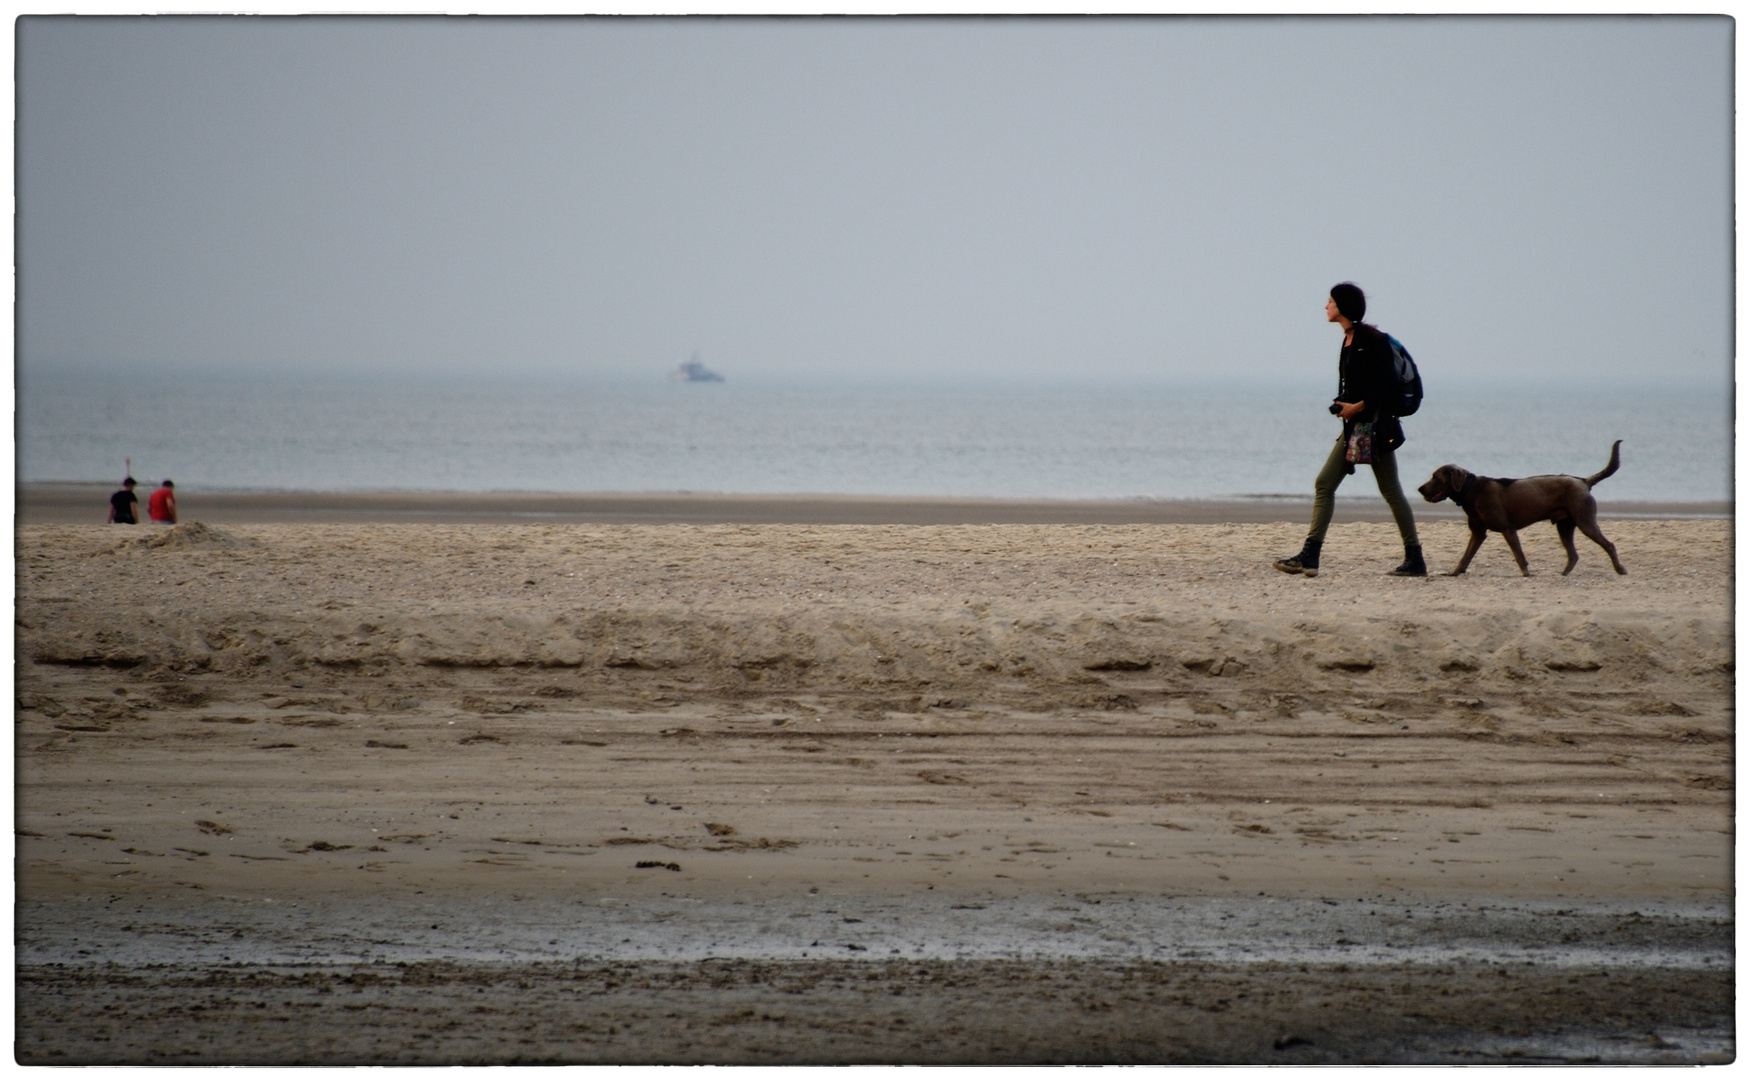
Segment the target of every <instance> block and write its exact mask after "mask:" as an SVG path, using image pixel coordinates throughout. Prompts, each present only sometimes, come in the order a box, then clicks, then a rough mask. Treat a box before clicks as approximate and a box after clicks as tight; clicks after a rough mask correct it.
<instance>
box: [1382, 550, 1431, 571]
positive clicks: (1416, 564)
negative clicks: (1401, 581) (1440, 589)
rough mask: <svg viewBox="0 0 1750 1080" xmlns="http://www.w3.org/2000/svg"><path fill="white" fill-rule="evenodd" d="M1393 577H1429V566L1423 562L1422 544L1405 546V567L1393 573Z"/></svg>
mask: <svg viewBox="0 0 1750 1080" xmlns="http://www.w3.org/2000/svg"><path fill="white" fill-rule="evenodd" d="M1391 576H1392V577H1427V576H1428V564H1427V563H1424V562H1423V561H1422V545H1421V544H1405V545H1404V565H1402V566H1400V567H1398V568H1397V569H1396V570H1393V571H1392V572H1391Z"/></svg>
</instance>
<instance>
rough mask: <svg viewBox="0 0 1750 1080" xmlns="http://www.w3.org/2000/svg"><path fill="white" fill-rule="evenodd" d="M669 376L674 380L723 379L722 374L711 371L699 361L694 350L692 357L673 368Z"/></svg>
mask: <svg viewBox="0 0 1750 1080" xmlns="http://www.w3.org/2000/svg"><path fill="white" fill-rule="evenodd" d="M669 378H671V379H673V380H674V381H675V382H722V381H723V376H721V375H719V374H717V373H716V372H715V371H712V370H711V369H710V368H708V367H706V366H705V365H704V364H701V363H699V354H698V352H696V351H695V352H694V353H693V358H692V359H691V360H688V361H687V362H686V363H684V364H682V365H681V366H680V367H679V368H677V369H675V371H674V373H673V374H671V375H669Z"/></svg>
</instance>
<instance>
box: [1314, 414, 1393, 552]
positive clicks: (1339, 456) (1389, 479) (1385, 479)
mask: <svg viewBox="0 0 1750 1080" xmlns="http://www.w3.org/2000/svg"><path fill="white" fill-rule="evenodd" d="M1347 450H1348V444H1347V441H1346V440H1345V439H1343V438H1342V437H1341V436H1338V438H1337V443H1336V445H1335V446H1333V447H1331V456H1330V457H1328V458H1326V459H1325V467H1324V468H1322V469H1320V470H1319V478H1318V479H1317V480H1314V481H1313V515H1312V528H1311V529H1310V530H1308V532H1307V534H1306V538H1307V539H1308V540H1313V541H1316V542H1318V543H1324V540H1325V530H1326V529H1328V528H1330V526H1331V512H1332V511H1333V510H1335V509H1336V508H1337V485H1338V484H1341V483H1342V482H1343V478H1344V477H1345V476H1348V475H1349V463H1348V462H1347V461H1344V460H1343V458H1344V455H1345V452H1346V451H1347ZM1357 467H1358V468H1359V466H1357ZM1373 479H1374V480H1375V481H1377V482H1378V484H1379V494H1380V496H1381V497H1382V498H1384V499H1385V504H1386V505H1387V506H1389V507H1391V516H1392V518H1393V519H1395V520H1396V521H1397V523H1398V532H1399V533H1400V534H1401V535H1402V536H1403V538H1404V544H1405V545H1406V546H1408V545H1410V544H1419V543H1421V541H1420V540H1418V539H1417V538H1416V518H1415V516H1414V515H1412V514H1411V513H1410V500H1408V499H1406V498H1404V489H1403V486H1402V485H1400V484H1399V483H1398V459H1397V455H1396V454H1394V453H1392V452H1391V451H1390V450H1387V449H1385V448H1384V447H1382V446H1380V445H1379V444H1378V443H1375V444H1374V446H1373Z"/></svg>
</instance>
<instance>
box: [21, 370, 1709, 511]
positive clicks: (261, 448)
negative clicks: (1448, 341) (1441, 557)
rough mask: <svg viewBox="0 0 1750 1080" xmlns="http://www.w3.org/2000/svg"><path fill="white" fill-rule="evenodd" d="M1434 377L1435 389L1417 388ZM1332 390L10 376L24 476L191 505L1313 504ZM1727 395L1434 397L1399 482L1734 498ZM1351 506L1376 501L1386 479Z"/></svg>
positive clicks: (1503, 390)
mask: <svg viewBox="0 0 1750 1080" xmlns="http://www.w3.org/2000/svg"><path fill="white" fill-rule="evenodd" d="M1424 378H1425V379H1426V375H1425V376H1424ZM1332 392H1333V387H1332V386H1331V385H1330V381H1329V380H1321V381H1316V382H1314V381H1305V382H1275V381H1261V380H1246V381H1240V380H1231V381H1225V382H1224V381H1208V380H1206V381H1198V382H1174V381H1171V380H1166V379H1156V380H1139V381H1133V382H1121V381H1115V380H1111V379H1105V380H1100V381H1071V380H1055V381H1054V380H1044V379H1034V380H1028V379H1024V378H1015V379H986V380H974V379H946V378H944V379H919V378H912V379H902V378H893V379H881V378H876V377H860V378H856V379H850V380H844V379H834V378H830V377H826V376H821V375H812V376H809V377H806V378H785V377H778V376H763V377H758V378H733V377H732V378H730V379H729V380H728V381H726V382H722V383H686V382H675V381H671V380H669V379H667V378H665V377H664V376H663V375H662V373H652V374H650V375H649V376H647V377H603V376H577V377H568V376H560V375H554V374H540V375H503V374H494V375H485V374H482V375H418V376H400V377H390V376H384V375H355V374H320V373H313V374H296V375H289V374H274V375H224V376H215V375H212V374H200V375H194V374H187V373H174V372H151V371H146V372H126V373H122V372H117V371H79V372H63V371H41V372H39V371H30V372H28V373H26V372H23V371H21V373H20V375H19V377H18V383H17V412H16V451H17V453H16V469H17V478H18V480H19V481H20V482H27V483H28V482H56V481H83V482H104V483H111V482H116V481H119V480H120V479H121V477H122V475H123V470H124V469H125V468H128V467H130V466H129V463H130V462H131V468H132V471H133V474H134V475H135V476H136V477H138V478H139V479H140V481H141V482H142V483H145V484H149V485H155V484H156V483H158V482H159V481H160V480H163V479H165V478H171V479H174V480H175V481H176V484H177V487H178V488H179V489H181V490H183V491H215V492H216V491H389V490H399V491H463V492H484V491H547V492H728V493H748V494H781V493H813V494H845V495H884V496H945V497H993V498H1039V499H1137V500H1192V499H1229V498H1254V497H1256V498H1270V497H1281V496H1292V497H1304V496H1306V495H1308V494H1310V492H1311V488H1312V481H1313V476H1314V475H1315V474H1316V473H1317V472H1318V469H1319V466H1320V465H1321V464H1322V463H1323V461H1324V458H1325V454H1326V453H1327V452H1328V451H1329V448H1330V446H1331V444H1332V442H1333V441H1334V440H1335V438H1336V437H1337V434H1338V430H1339V423H1338V421H1337V420H1336V419H1335V418H1334V417H1332V416H1330V415H1329V413H1328V412H1327V406H1328V405H1329V402H1330V399H1331V395H1332ZM1732 409H1733V403H1732V384H1731V382H1730V379H1729V377H1727V376H1725V375H1722V377H1721V379H1720V380H1719V382H1718V384H1717V385H1712V386H1705V385H1692V386H1669V385H1660V386H1645V385H1643V386H1624V387H1611V386H1597V385H1571V384H1563V385H1557V384H1552V383H1547V382H1545V383H1537V382H1525V383H1515V382H1508V381H1497V382H1492V383H1491V382H1475V383H1467V384H1464V385H1441V384H1439V383H1431V384H1430V385H1429V387H1428V393H1427V398H1426V400H1425V401H1424V404H1423V407H1422V409H1421V411H1420V412H1418V413H1417V414H1416V415H1415V416H1412V417H1409V418H1407V419H1406V420H1405V421H1404V426H1405V429H1406V432H1407V435H1408V441H1407V442H1406V444H1405V445H1404V446H1403V447H1402V448H1401V449H1400V450H1399V451H1398V460H1399V469H1400V474H1401V476H1402V478H1403V481H1404V484H1405V486H1406V487H1412V486H1414V485H1415V484H1417V483H1420V482H1421V481H1422V480H1423V479H1425V478H1426V477H1427V476H1428V474H1429V473H1430V472H1431V471H1432V470H1433V469H1434V468H1435V467H1436V466H1438V465H1441V464H1443V463H1446V462H1456V463H1458V464H1460V465H1463V466H1464V467H1465V468H1467V469H1470V470H1471V471H1472V472H1476V473H1480V474H1483V475H1489V476H1527V475H1532V474H1536V473H1552V472H1555V473H1572V474H1576V475H1581V476H1585V475H1588V474H1590V473H1593V472H1596V471H1597V470H1599V469H1601V468H1603V467H1604V464H1605V462H1606V461H1607V460H1608V458H1609V455H1610V446H1611V443H1612V442H1613V441H1614V440H1617V439H1621V440H1622V444H1623V445H1622V468H1621V471H1620V472H1618V473H1617V474H1616V475H1615V476H1613V477H1611V478H1610V479H1609V480H1608V481H1605V482H1604V483H1603V484H1601V485H1600V487H1599V490H1598V496H1599V498H1600V501H1602V502H1611V501H1648V502H1662V503H1671V502H1719V501H1725V500H1730V499H1731V498H1732V494H1733V491H1732V478H1733V412H1732ZM1364 472H1365V471H1363V474H1361V475H1357V476H1356V477H1354V478H1353V479H1351V480H1349V481H1348V482H1347V483H1346V484H1345V485H1344V487H1343V489H1342V490H1341V491H1340V493H1339V494H1340V496H1342V497H1354V498H1360V497H1372V498H1377V497H1378V495H1377V489H1376V488H1375V487H1374V485H1373V482H1372V478H1371V477H1370V476H1366V475H1365V474H1364Z"/></svg>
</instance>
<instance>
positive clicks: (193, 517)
mask: <svg viewBox="0 0 1750 1080" xmlns="http://www.w3.org/2000/svg"><path fill="white" fill-rule="evenodd" d="M148 486H149V485H148ZM113 490H114V486H113V485H108V484H44V483H36V484H20V485H19V486H18V498H17V516H18V522H19V524H23V525H79V524H93V523H97V522H101V521H103V519H104V516H105V514H106V513H107V511H108V507H109V496H110V492H111V491H113ZM142 490H145V489H142ZM177 500H178V504H179V506H180V507H181V509H182V518H183V520H184V521H202V522H205V523H207V524H209V525H267V524H293V523H295V524H310V525H319V524H331V525H333V524H384V523H389V522H405V523H410V524H433V525H436V524H443V525H466V524H475V525H517V524H529V523H533V522H543V523H552V524H641V525H664V524H672V525H683V524H684V525H717V524H739V525H1227V524H1264V523H1270V522H1302V523H1304V522H1305V521H1307V520H1308V518H1309V517H1310V516H1311V513H1312V500H1311V498H1309V497H1306V496H1298V495H1297V496H1286V495H1285V496H1279V497H1257V498H1244V499H1183V500H1146V499H1127V500H1098V499H1076V500H1070V499H968V498H918V497H905V498H894V497H888V496H879V495H723V494H712V493H702V492H678V493H637V492H604V493H584V494H565V493H557V492H542V491H535V492H526V491H524V492H518V491H488V492H448V491H446V492H421V491H377V492H372V491H350V492H321V491H198V490H197V491H181V492H179V493H178V495H177ZM1600 512H1601V513H1602V514H1603V515H1604V516H1605V517H1607V518H1610V517H1628V518H1659V519H1665V520H1677V519H1685V518H1728V517H1730V516H1731V512H1732V507H1731V504H1730V503H1726V502H1691V503H1648V502H1604V503H1601V504H1600ZM1416 513H1417V514H1418V516H1420V517H1426V518H1429V519H1430V520H1458V519H1459V518H1460V517H1461V515H1460V513H1459V511H1457V510H1456V509H1455V508H1453V507H1452V506H1451V505H1450V504H1441V505H1434V506H1418V507H1417V508H1416ZM1336 520H1337V521H1338V522H1345V521H1390V520H1391V514H1390V511H1388V510H1387V508H1386V506H1385V504H1384V503H1383V502H1382V501H1381V500H1380V499H1379V498H1378V497H1377V496H1375V495H1374V494H1373V493H1372V492H1371V491H1370V492H1368V493H1367V494H1366V495H1364V496H1358V495H1357V493H1355V492H1345V494H1344V496H1343V497H1340V498H1339V499H1338V500H1337V514H1336Z"/></svg>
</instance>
